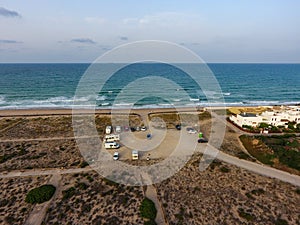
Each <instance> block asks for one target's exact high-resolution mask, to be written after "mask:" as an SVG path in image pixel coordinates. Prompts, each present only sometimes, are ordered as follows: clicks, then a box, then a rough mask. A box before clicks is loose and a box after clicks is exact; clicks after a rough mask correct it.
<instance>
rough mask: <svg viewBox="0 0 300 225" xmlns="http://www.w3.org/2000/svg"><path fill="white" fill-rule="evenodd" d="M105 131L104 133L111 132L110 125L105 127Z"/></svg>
mask: <svg viewBox="0 0 300 225" xmlns="http://www.w3.org/2000/svg"><path fill="white" fill-rule="evenodd" d="M105 133H106V134H110V133H111V126H107V127H106V129H105Z"/></svg>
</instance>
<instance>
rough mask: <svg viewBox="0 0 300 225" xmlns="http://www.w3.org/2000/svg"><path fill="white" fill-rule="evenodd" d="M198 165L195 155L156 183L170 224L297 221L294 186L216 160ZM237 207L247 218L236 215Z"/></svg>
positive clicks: (294, 222)
mask: <svg viewBox="0 0 300 225" xmlns="http://www.w3.org/2000/svg"><path fill="white" fill-rule="evenodd" d="M198 165H199V156H198V157H195V158H194V159H193V160H191V161H190V163H189V164H187V166H185V167H184V168H183V169H182V170H181V171H179V172H178V173H177V174H176V175H175V176H173V177H172V178H170V179H168V180H166V181H164V182H162V183H161V184H158V185H156V186H157V189H158V194H159V199H160V200H161V202H162V206H163V208H164V211H165V214H166V216H167V219H168V222H169V224H170V225H172V224H242V223H245V224H247V223H249V222H251V224H274V223H275V221H276V220H277V219H278V218H282V219H285V220H287V221H289V223H290V224H297V223H299V217H298V212H299V210H300V206H299V204H298V203H299V201H300V196H299V195H297V194H296V192H295V191H293V190H296V187H294V186H292V185H289V184H286V183H283V182H279V181H276V180H273V179H271V178H266V177H262V176H259V175H256V174H254V173H250V172H248V171H246V170H243V169H240V168H237V167H235V166H231V165H228V164H225V163H221V162H218V161H217V162H214V163H213V164H211V166H210V168H209V169H207V170H205V171H204V172H200V171H199V170H198ZM241 209H242V210H244V212H246V213H248V214H250V217H249V218H251V221H248V220H247V219H246V218H243V217H241V216H240V215H239V210H241Z"/></svg>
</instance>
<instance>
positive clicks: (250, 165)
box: [206, 145, 300, 186]
mask: <svg viewBox="0 0 300 225" xmlns="http://www.w3.org/2000/svg"><path fill="white" fill-rule="evenodd" d="M207 147H208V149H209V150H210V151H208V152H206V153H207V154H208V155H209V154H210V152H211V153H212V154H211V155H212V156H213V155H214V153H215V152H216V151H218V149H216V148H215V147H213V146H211V145H208V146H207ZM216 158H217V159H219V160H221V161H224V162H226V163H229V164H232V165H235V166H238V167H241V168H244V169H246V170H249V171H252V172H254V173H257V174H260V175H263V176H267V177H272V178H276V179H278V180H281V181H284V182H287V183H290V184H293V185H296V186H300V176H297V175H294V174H290V173H288V172H285V171H281V170H278V169H275V168H273V167H269V166H266V165H261V164H257V163H255V162H250V161H247V160H243V159H239V158H237V157H234V156H231V155H228V154H226V153H224V152H222V151H219V152H218V153H217V156H216Z"/></svg>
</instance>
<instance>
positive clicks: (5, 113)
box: [0, 105, 293, 118]
mask: <svg viewBox="0 0 300 225" xmlns="http://www.w3.org/2000/svg"><path fill="white" fill-rule="evenodd" d="M285 106H293V105H285ZM268 107H270V108H272V107H274V106H273V105H261V106H212V107H177V108H138V109H135V108H133V109H130V113H132V114H146V113H147V114H148V113H171V112H176V111H178V110H180V112H194V111H195V109H196V110H197V111H202V110H208V111H211V110H226V109H230V108H244V109H254V108H268ZM74 110H75V111H76V113H82V114H84V113H95V114H111V112H112V110H113V112H117V113H120V114H122V113H127V112H128V109H127V108H120V109H95V110H91V109H74ZM72 113H73V109H65V108H32V109H1V110H0V118H1V117H12V116H56V115H57V116H58V115H72Z"/></svg>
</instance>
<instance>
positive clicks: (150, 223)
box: [144, 220, 157, 225]
mask: <svg viewBox="0 0 300 225" xmlns="http://www.w3.org/2000/svg"><path fill="white" fill-rule="evenodd" d="M144 225H157V223H156V222H155V221H154V220H148V221H145V222H144Z"/></svg>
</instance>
